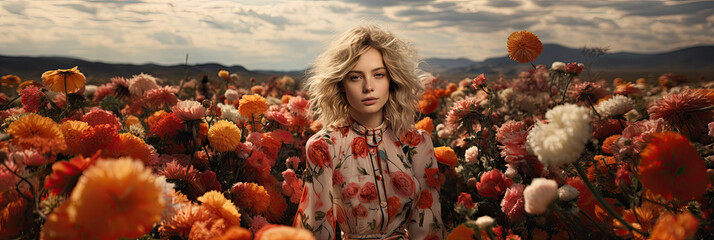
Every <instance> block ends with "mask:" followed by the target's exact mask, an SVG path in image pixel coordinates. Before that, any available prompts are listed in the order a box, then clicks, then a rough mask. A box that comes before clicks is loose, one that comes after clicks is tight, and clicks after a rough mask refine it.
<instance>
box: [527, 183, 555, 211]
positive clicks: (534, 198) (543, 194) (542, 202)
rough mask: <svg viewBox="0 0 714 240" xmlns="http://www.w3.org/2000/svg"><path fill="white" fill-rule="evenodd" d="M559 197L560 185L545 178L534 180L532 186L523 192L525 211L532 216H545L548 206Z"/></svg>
mask: <svg viewBox="0 0 714 240" xmlns="http://www.w3.org/2000/svg"><path fill="white" fill-rule="evenodd" d="M557 197H558V183H556V182H555V181H554V180H550V179H545V178H536V179H533V181H532V182H531V185H528V187H526V189H525V190H523V198H524V199H525V202H526V204H525V209H526V212H527V213H530V214H535V215H538V214H543V213H545V211H546V210H547V209H548V205H550V203H552V202H553V201H555V199H556V198H557Z"/></svg>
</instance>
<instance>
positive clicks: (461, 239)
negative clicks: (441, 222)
mask: <svg viewBox="0 0 714 240" xmlns="http://www.w3.org/2000/svg"><path fill="white" fill-rule="evenodd" d="M475 234H476V231H474V230H473V229H471V228H469V227H466V225H464V224H461V225H459V226H458V227H456V228H454V230H453V231H451V233H449V236H447V237H446V240H473V239H474V235H475Z"/></svg>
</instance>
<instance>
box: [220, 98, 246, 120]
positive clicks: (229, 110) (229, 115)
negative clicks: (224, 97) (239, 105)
mask: <svg viewBox="0 0 714 240" xmlns="http://www.w3.org/2000/svg"><path fill="white" fill-rule="evenodd" d="M218 107H219V108H221V119H225V120H228V121H231V122H234V123H237V122H238V121H240V120H241V119H244V117H242V116H241V115H240V114H238V109H236V108H235V107H233V105H225V104H222V103H219V104H218Z"/></svg>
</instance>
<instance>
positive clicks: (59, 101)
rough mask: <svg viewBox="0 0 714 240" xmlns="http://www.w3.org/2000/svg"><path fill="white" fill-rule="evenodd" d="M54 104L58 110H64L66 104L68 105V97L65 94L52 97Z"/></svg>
mask: <svg viewBox="0 0 714 240" xmlns="http://www.w3.org/2000/svg"><path fill="white" fill-rule="evenodd" d="M52 102H53V103H55V105H57V107H58V108H64V104H65V103H67V96H65V95H64V94H57V95H55V96H54V97H52Z"/></svg>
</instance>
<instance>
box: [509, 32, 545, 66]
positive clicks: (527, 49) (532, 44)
mask: <svg viewBox="0 0 714 240" xmlns="http://www.w3.org/2000/svg"><path fill="white" fill-rule="evenodd" d="M507 44H508V55H509V56H510V57H511V59H513V60H515V61H517V62H520V63H527V62H532V61H533V60H535V59H536V58H537V57H538V55H540V53H541V52H543V43H541V42H540V39H538V36H536V35H535V34H533V33H532V32H529V31H525V30H524V31H520V32H514V33H511V35H510V36H508V43H507Z"/></svg>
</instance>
